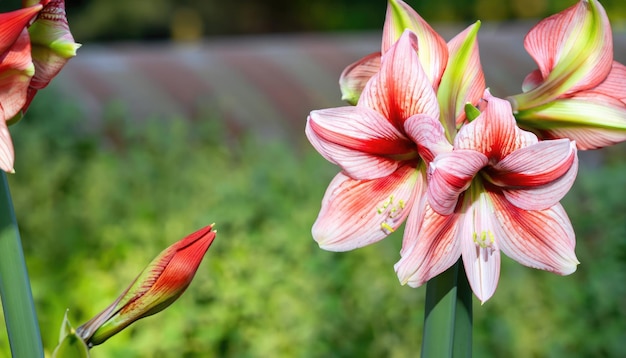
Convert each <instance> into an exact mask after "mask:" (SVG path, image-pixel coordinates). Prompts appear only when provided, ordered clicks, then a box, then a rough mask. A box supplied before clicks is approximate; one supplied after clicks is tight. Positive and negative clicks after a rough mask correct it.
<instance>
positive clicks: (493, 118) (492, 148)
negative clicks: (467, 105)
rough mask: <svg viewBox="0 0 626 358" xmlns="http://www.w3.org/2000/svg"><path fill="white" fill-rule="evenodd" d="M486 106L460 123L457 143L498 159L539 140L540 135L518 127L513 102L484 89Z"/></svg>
mask: <svg viewBox="0 0 626 358" xmlns="http://www.w3.org/2000/svg"><path fill="white" fill-rule="evenodd" d="M484 99H485V102H486V106H485V108H484V110H483V112H482V113H481V114H480V116H478V118H476V119H475V120H473V121H472V122H471V123H469V124H466V125H464V126H463V127H461V130H460V131H459V133H458V134H457V136H456V137H455V139H454V147H455V148H459V149H471V150H476V151H479V152H481V153H483V154H485V155H486V156H487V157H489V158H490V159H493V160H494V161H495V162H497V161H499V160H501V159H502V158H504V157H506V156H507V155H509V154H510V153H512V152H514V151H515V150H518V149H520V148H523V147H526V146H528V145H531V144H534V143H537V141H538V140H537V137H536V136H535V135H534V134H532V133H530V132H526V131H523V130H521V129H519V128H518V127H517V125H516V123H515V118H514V117H513V114H512V112H511V104H510V103H509V102H508V101H506V100H503V99H500V98H496V97H493V96H492V95H491V94H490V93H489V90H486V91H485V95H484Z"/></svg>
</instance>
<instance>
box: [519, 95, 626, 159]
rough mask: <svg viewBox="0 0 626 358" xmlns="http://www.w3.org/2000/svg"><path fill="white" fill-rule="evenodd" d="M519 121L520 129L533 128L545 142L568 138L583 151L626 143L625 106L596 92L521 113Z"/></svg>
mask: <svg viewBox="0 0 626 358" xmlns="http://www.w3.org/2000/svg"><path fill="white" fill-rule="evenodd" d="M517 120H518V123H519V125H520V126H521V127H524V128H532V129H533V131H535V132H536V133H537V134H538V135H539V136H540V137H542V138H543V139H555V138H569V139H571V140H573V141H576V145H577V147H578V149H581V150H586V149H596V148H602V147H606V146H609V145H612V144H615V143H619V142H622V141H625V140H626V105H624V103H623V102H622V101H621V100H619V99H616V98H614V97H612V96H609V95H607V94H604V93H599V92H595V91H584V92H580V93H577V94H576V95H574V96H572V97H570V98H563V99H558V100H555V101H552V102H551V103H549V104H547V105H544V106H541V107H537V108H533V109H530V110H527V111H522V112H519V113H518V115H517Z"/></svg>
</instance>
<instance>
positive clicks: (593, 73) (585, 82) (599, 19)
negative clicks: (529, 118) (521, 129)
mask: <svg viewBox="0 0 626 358" xmlns="http://www.w3.org/2000/svg"><path fill="white" fill-rule="evenodd" d="M524 47H525V48H526V50H527V51H528V53H529V54H530V55H531V56H532V57H533V59H534V60H535V61H536V62H537V65H538V66H539V70H540V71H541V73H542V76H543V78H544V82H543V83H542V84H541V85H540V86H538V87H536V88H535V89H533V90H532V91H530V92H527V94H526V95H523V96H521V97H520V98H519V99H518V101H517V102H518V104H519V105H520V108H519V109H525V108H530V107H535V106H538V105H541V104H543V103H547V102H549V101H551V100H553V99H555V98H558V97H560V96H562V95H566V94H572V93H575V92H578V91H581V90H586V89H590V88H593V87H595V86H597V85H598V84H600V82H602V81H603V80H604V79H605V78H606V76H607V75H608V73H609V71H610V69H611V64H612V62H613V37H612V33H611V26H610V23H609V19H608V17H607V15H606V12H605V11H604V8H603V7H602V5H600V3H599V2H598V1H596V0H582V1H579V2H578V4H576V5H574V6H572V7H570V8H568V9H566V10H564V11H562V12H560V13H558V14H556V15H553V16H551V17H548V18H547V19H544V20H542V21H541V22H540V23H539V24H537V25H536V26H535V27H534V28H532V29H531V30H530V32H529V33H528V35H527V36H526V38H525V40H524Z"/></svg>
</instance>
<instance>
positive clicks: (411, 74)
mask: <svg viewBox="0 0 626 358" xmlns="http://www.w3.org/2000/svg"><path fill="white" fill-rule="evenodd" d="M416 42H417V40H416V37H415V35H414V34H413V33H412V32H411V31H408V30H407V31H406V32H405V33H404V34H403V35H402V36H401V38H400V40H399V41H398V42H397V43H396V44H394V45H393V46H391V48H390V49H389V50H388V51H387V52H386V53H385V54H384V55H383V56H382V61H381V67H380V71H379V72H377V74H376V75H374V76H373V77H372V78H371V79H370V80H369V82H368V83H367V85H366V86H365V89H364V90H363V93H362V95H361V96H360V99H359V102H358V104H357V105H356V106H346V107H339V108H330V109H325V110H319V111H313V112H311V114H310V116H309V118H308V120H307V126H306V135H307V137H308V138H309V140H310V142H311V144H312V145H313V146H314V147H315V149H317V150H318V151H319V152H320V154H322V156H324V158H326V159H327V160H329V161H330V162H332V163H334V164H337V165H339V166H340V167H341V169H342V170H343V171H342V172H341V173H339V174H338V175H337V176H336V177H335V179H333V181H332V182H331V183H330V185H329V187H328V190H327V191H326V194H325V196H324V199H323V201H322V208H321V210H320V214H319V217H318V218H317V221H316V222H315V224H314V226H313V230H312V231H313V237H314V239H315V240H316V241H317V242H318V243H319V244H320V246H321V247H322V248H324V249H327V250H334V251H344V250H351V249H354V248H357V247H361V246H364V245H368V244H370V243H373V242H376V241H378V240H380V239H382V238H384V237H386V236H387V235H388V234H389V233H391V232H392V231H394V230H396V229H397V228H398V227H399V226H400V225H401V224H402V222H403V221H404V219H405V218H406V217H407V215H408V213H409V212H410V211H411V210H412V209H413V207H414V206H415V205H416V204H415V203H416V202H419V203H422V202H423V201H424V200H422V198H423V196H424V195H423V193H424V192H425V175H424V174H425V168H426V166H425V165H424V161H426V162H428V161H430V160H432V159H433V151H435V150H436V147H437V146H446V145H447V146H449V145H450V144H449V143H447V142H446V140H445V137H444V136H443V128H442V126H441V124H440V123H439V121H438V119H439V108H438V104H437V98H436V96H435V92H434V90H433V88H432V86H431V83H430V81H429V79H428V77H427V76H426V73H425V72H424V70H423V68H422V66H421V64H420V62H419V59H418V57H417V52H416V46H417V44H416ZM409 121H410V123H411V124H410V125H408V126H407V125H405V123H407V122H409ZM418 206H419V205H418ZM409 225H410V224H409Z"/></svg>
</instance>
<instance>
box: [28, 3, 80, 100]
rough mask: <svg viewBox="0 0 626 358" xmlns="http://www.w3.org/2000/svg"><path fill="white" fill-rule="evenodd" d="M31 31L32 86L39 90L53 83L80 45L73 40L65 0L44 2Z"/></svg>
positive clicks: (29, 29) (30, 28) (29, 30)
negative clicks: (33, 66) (33, 74)
mask: <svg viewBox="0 0 626 358" xmlns="http://www.w3.org/2000/svg"><path fill="white" fill-rule="evenodd" d="M28 32H29V33H30V38H31V44H32V47H33V62H34V64H35V76H34V77H33V79H32V81H31V87H33V88H35V89H37V90H40V89H42V88H44V87H46V86H47V85H48V83H50V81H51V80H52V78H54V77H55V76H56V75H57V74H58V73H59V72H60V71H61V69H62V68H63V66H65V63H67V61H68V60H69V59H70V58H72V57H74V56H76V50H77V49H78V48H79V47H80V45H79V44H77V43H75V42H74V37H73V36H72V33H71V32H70V29H69V25H68V23H67V18H66V15H65V1H64V0H51V1H50V2H49V3H48V4H47V5H46V6H44V8H43V9H42V10H41V12H40V13H39V16H38V17H37V20H36V21H35V22H34V23H33V24H32V25H31V26H30V27H29V28H28Z"/></svg>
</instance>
